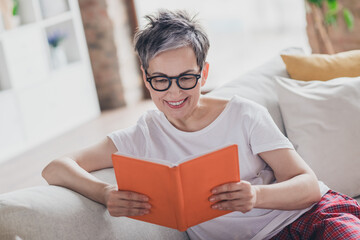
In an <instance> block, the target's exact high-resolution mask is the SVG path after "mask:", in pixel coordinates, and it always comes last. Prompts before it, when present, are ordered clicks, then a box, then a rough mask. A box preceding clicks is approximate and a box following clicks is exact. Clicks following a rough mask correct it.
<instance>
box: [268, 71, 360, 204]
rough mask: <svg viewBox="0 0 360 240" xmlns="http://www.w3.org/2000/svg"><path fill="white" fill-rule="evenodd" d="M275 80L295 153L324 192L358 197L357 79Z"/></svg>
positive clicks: (359, 127)
mask: <svg viewBox="0 0 360 240" xmlns="http://www.w3.org/2000/svg"><path fill="white" fill-rule="evenodd" d="M275 80H276V83H277V90H278V97H279V105H280V110H281V113H282V116H283V120H284V125H285V130H286V133H287V136H288V138H289V139H290V141H291V142H292V143H293V144H294V147H295V149H296V150H297V151H298V153H299V154H300V155H301V156H302V157H303V159H304V160H305V161H306V162H307V163H308V164H309V165H310V167H311V168H312V169H313V170H314V171H315V173H316V174H317V176H318V178H319V179H320V180H322V181H323V182H325V183H326V184H327V185H328V186H329V187H330V188H332V189H333V190H335V191H339V192H342V193H345V194H347V195H349V196H352V197H355V196H357V195H360V77H356V78H345V77H344V78H337V79H333V80H329V81H326V82H322V81H307V82H305V81H297V80H292V79H288V78H284V77H276V79H275Z"/></svg>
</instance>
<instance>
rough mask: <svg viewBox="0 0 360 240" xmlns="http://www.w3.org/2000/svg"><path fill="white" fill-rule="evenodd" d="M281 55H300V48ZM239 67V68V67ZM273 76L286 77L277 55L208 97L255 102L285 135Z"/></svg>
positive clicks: (212, 92)
mask: <svg viewBox="0 0 360 240" xmlns="http://www.w3.org/2000/svg"><path fill="white" fill-rule="evenodd" d="M281 53H282V54H302V53H303V50H302V49H301V48H288V49H285V50H283V51H281ZM239 67H241V66H239ZM274 76H283V77H288V76H289V75H288V74H287V72H286V69H285V65H284V62H283V61H282V59H281V57H280V55H277V56H275V57H273V58H272V59H270V60H269V61H267V62H266V63H264V64H263V65H261V66H259V67H257V68H255V69H253V70H251V71H249V72H248V73H246V74H245V75H242V76H240V77H239V78H237V79H234V80H232V81H231V82H229V83H227V84H225V85H223V86H221V87H219V88H217V89H214V90H213V91H211V92H210V93H208V95H212V96H216V97H223V98H231V97H232V96H234V95H238V96H241V97H244V98H247V99H250V100H252V101H255V102H257V103H259V104H261V105H263V106H264V107H266V108H267V109H268V111H269V113H270V115H271V117H272V118H273V120H274V122H275V123H276V125H277V126H278V127H279V129H280V130H281V131H282V133H284V134H285V130H284V124H283V121H282V118H281V114H280V109H279V104H278V97H277V94H276V86H275V83H274Z"/></svg>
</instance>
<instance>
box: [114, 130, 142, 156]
mask: <svg viewBox="0 0 360 240" xmlns="http://www.w3.org/2000/svg"><path fill="white" fill-rule="evenodd" d="M107 136H108V137H109V138H110V139H111V140H112V141H113V143H114V145H115V147H116V148H117V150H118V152H120V153H123V154H129V155H134V156H141V155H144V152H145V149H146V143H145V138H144V133H143V131H142V128H141V127H140V126H139V125H138V124H136V125H134V126H132V127H129V128H125V129H120V130H117V131H114V132H112V133H110V134H108V135H107Z"/></svg>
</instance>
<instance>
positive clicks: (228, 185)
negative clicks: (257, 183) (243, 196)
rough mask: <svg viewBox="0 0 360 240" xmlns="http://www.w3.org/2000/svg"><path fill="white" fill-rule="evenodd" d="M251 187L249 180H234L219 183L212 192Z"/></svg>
mask: <svg viewBox="0 0 360 240" xmlns="http://www.w3.org/2000/svg"><path fill="white" fill-rule="evenodd" d="M249 187H251V184H250V183H249V182H247V181H244V180H241V181H240V182H232V183H225V184H222V185H219V186H217V187H215V188H213V189H212V190H211V192H212V193H222V192H233V191H239V190H243V189H247V188H249Z"/></svg>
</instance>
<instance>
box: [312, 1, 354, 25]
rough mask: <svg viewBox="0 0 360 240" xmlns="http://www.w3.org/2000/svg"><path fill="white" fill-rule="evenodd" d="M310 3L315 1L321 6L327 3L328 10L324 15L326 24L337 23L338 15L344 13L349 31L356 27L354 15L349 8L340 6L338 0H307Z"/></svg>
mask: <svg viewBox="0 0 360 240" xmlns="http://www.w3.org/2000/svg"><path fill="white" fill-rule="evenodd" d="M307 1H308V2H310V3H313V4H314V5H316V6H317V7H319V8H323V5H324V2H325V3H326V5H327V11H326V14H325V16H324V18H325V19H324V21H325V24H327V25H336V23H337V19H338V16H339V15H340V14H342V16H343V18H344V20H345V23H346V26H347V28H348V30H349V31H351V30H353V28H354V16H353V15H352V13H351V11H350V10H349V9H348V8H345V7H342V6H339V5H340V4H338V1H337V0H307Z"/></svg>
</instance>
